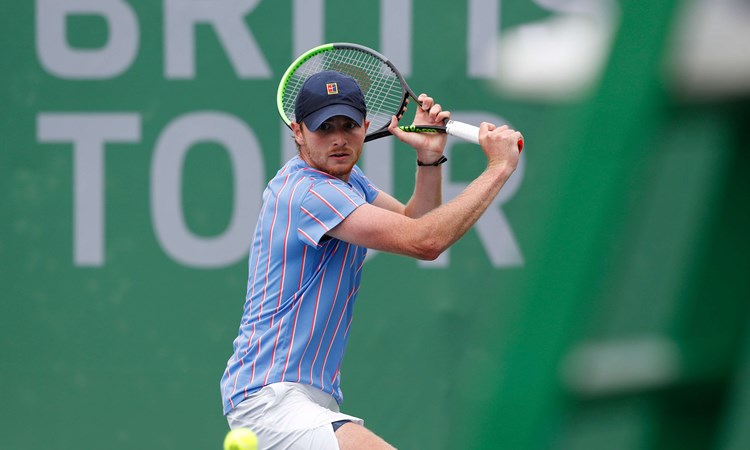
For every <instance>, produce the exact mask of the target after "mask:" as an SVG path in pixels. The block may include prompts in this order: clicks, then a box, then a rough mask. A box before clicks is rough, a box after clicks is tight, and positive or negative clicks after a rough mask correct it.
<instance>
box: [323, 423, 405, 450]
mask: <svg viewBox="0 0 750 450" xmlns="http://www.w3.org/2000/svg"><path fill="white" fill-rule="evenodd" d="M336 439H337V440H338V441H339V448H340V449H341V450H394V447H393V446H391V445H390V444H388V443H387V442H385V441H384V440H383V439H382V438H380V437H379V436H378V435H376V434H375V433H373V432H372V431H370V430H368V429H367V428H365V427H363V426H362V425H359V424H357V423H354V422H348V423H345V424H344V425H342V426H341V427H339V429H338V430H336Z"/></svg>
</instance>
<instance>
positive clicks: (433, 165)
mask: <svg viewBox="0 0 750 450" xmlns="http://www.w3.org/2000/svg"><path fill="white" fill-rule="evenodd" d="M446 161H448V158H446V157H445V155H442V156H440V159H438V160H437V161H435V162H433V163H429V164H428V163H423V162H422V161H420V160H417V165H418V166H431V167H437V166H439V165H440V164H443V163H444V162H446Z"/></svg>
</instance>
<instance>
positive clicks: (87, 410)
mask: <svg viewBox="0 0 750 450" xmlns="http://www.w3.org/2000/svg"><path fill="white" fill-rule="evenodd" d="M566 5H567V6H566ZM575 5H576V4H572V3H566V2H558V1H554V0H547V1H538V2H531V1H529V2H509V1H507V2H502V1H500V0H467V1H450V0H430V1H427V0H412V1H400V0H399V1H396V0H383V1H379V2H377V1H376V2H351V1H345V0H328V1H323V0H315V1H313V0H307V1H306V0H296V1H291V0H277V1H268V0H266V1H260V0H241V1H233V2H226V1H220V0H164V1H135V0H131V1H125V0H106V1H104V0H96V1H94V0H91V1H90V0H77V1H71V0H68V1H63V0H37V1H25V2H5V3H3V5H2V6H0V17H2V24H3V26H2V27H0V42H2V52H0V87H1V89H0V217H2V219H1V220H0V286H2V289H1V290H0V292H2V293H1V294H0V299H1V301H0V339H1V343H2V344H1V346H0V424H1V425H0V448H8V449H11V448H12V449H18V450H22V449H42V448H45V449H50V448H52V449H88V448H101V447H105V446H106V447H108V448H111V449H135V448H147V449H149V448H154V449H157V448H158V449H178V448H179V449H186V448H189V449H209V448H220V446H221V440H222V439H223V436H224V434H225V433H226V431H227V426H226V422H225V420H224V418H223V417H222V415H221V402H220V398H219V390H218V383H219V378H220V376H221V373H222V371H223V370H224V365H225V362H226V359H227V358H228V356H229V355H230V352H231V341H232V339H233V338H234V336H235V333H236V329H237V325H238V324H239V318H240V314H241V308H242V304H243V300H244V289H245V280H246V261H245V258H246V257H247V249H248V245H249V239H250V235H251V233H252V228H253V226H254V220H255V217H256V209H257V207H258V205H259V199H260V193H261V192H262V189H263V186H264V185H265V182H266V181H267V179H268V178H269V177H271V176H272V175H273V173H275V171H276V170H277V168H278V166H279V165H280V164H282V162H283V160H285V158H286V157H287V156H288V155H289V154H290V151H293V150H290V144H291V139H290V138H289V137H288V135H289V133H288V132H287V131H286V130H285V128H284V126H283V124H282V122H281V121H280V120H279V118H278V116H277V113H276V111H275V100H274V97H275V92H276V86H277V83H278V79H279V77H280V76H281V74H282V73H283V71H284V70H285V69H286V67H287V65H288V64H289V62H290V61H291V60H292V59H293V58H294V57H296V56H297V55H298V54H299V53H301V52H302V51H304V50H306V49H307V48H310V47H313V46H315V45H317V44H320V43H322V42H334V41H348V42H357V43H361V44H364V45H368V46H371V47H373V48H375V49H378V50H380V51H381V52H382V53H384V54H386V55H387V56H389V57H391V59H393V60H394V61H395V62H396V64H397V65H399V66H400V67H402V68H403V69H404V71H405V72H406V74H407V78H408V81H409V83H410V84H411V85H412V86H413V87H415V89H416V90H424V91H427V92H429V93H430V94H431V95H433V96H435V97H436V98H437V99H438V100H439V102H440V103H441V104H443V105H444V107H445V108H447V109H450V110H451V111H453V112H454V114H455V115H456V116H457V117H462V118H465V119H466V120H473V121H479V120H482V118H486V119H487V120H492V121H495V122H502V121H507V122H509V123H511V124H512V125H513V126H514V127H516V128H518V129H520V130H522V131H523V133H524V136H525V138H526V150H525V151H524V153H523V158H522V162H521V166H520V167H519V170H518V171H517V173H516V174H515V175H514V177H513V180H512V183H510V184H509V186H508V187H507V188H506V190H505V191H504V193H503V194H502V195H501V196H500V198H499V199H498V200H497V202H496V203H495V204H493V207H492V208H491V209H490V211H488V213H487V214H486V215H485V217H484V218H483V219H482V221H481V222H480V224H478V226H477V227H475V230H473V231H471V232H470V233H469V234H467V235H466V236H465V237H464V238H463V239H462V240H461V241H459V242H458V243H457V244H456V245H455V246H454V247H453V248H452V249H451V250H450V251H449V252H447V253H446V254H445V255H444V256H443V257H441V258H440V259H439V260H438V261H436V262H432V263H420V262H417V261H414V260H410V259H407V258H403V257H397V256H392V255H386V254H373V255H372V256H371V257H370V259H369V261H368V262H367V264H366V270H365V275H364V282H363V288H362V290H361V292H360V296H359V299H358V304H357V308H356V310H357V312H356V320H355V322H354V326H353V331H352V333H353V334H352V338H351V340H350V345H349V350H348V353H347V356H346V359H345V363H344V368H343V382H342V383H343V389H344V392H345V396H346V401H345V403H344V405H343V409H344V410H345V411H347V412H350V413H351V414H355V415H360V416H362V417H364V418H365V419H366V421H367V424H368V425H369V427H370V428H372V429H374V430H375V431H376V432H377V433H379V434H380V435H382V436H383V437H385V438H386V439H387V440H389V441H390V442H392V443H393V444H394V445H396V446H398V447H399V448H407V449H420V448H434V449H439V448H446V449H447V448H472V449H473V448H488V449H494V448H508V449H560V450H562V449H565V450H578V449H581V450H582V449H602V448H607V449H623V450H624V449H696V450H697V449H716V450H735V449H740V448H748V447H750V436H749V435H748V432H747V431H746V430H747V426H746V423H747V421H748V420H750V395H748V392H750V384H749V383H748V381H747V380H748V370H749V367H750V340H749V338H750V327H748V324H750V322H749V321H748V318H749V316H748V314H749V313H750V311H749V310H748V304H749V299H750V282H749V281H748V274H750V262H749V261H748V254H750V242H749V241H748V239H747V232H746V230H748V229H750V213H748V206H747V205H748V199H749V198H750V186H749V184H748V177H747V173H748V170H750V164H749V163H748V152H747V150H748V149H749V148H750V134H749V133H748V131H747V130H748V126H747V125H748V120H747V110H748V95H747V93H748V91H750V90H742V89H737V90H735V91H732V92H731V93H730V94H725V95H722V96H704V97H701V98H699V99H696V98H695V97H694V96H689V95H686V94H685V89H681V87H680V86H681V84H680V81H679V80H681V79H682V78H680V77H679V75H680V73H679V71H678V73H677V74H675V73H674V71H670V70H668V68H667V69H665V67H668V64H667V62H668V61H670V60H672V59H673V58H674V55H675V53H676V52H678V50H676V48H677V47H679V46H677V47H676V46H675V45H674V42H673V40H674V36H675V35H676V34H677V33H679V27H678V26H677V25H678V24H679V23H680V22H679V19H680V18H681V17H683V14H684V12H685V7H686V6H688V5H689V3H688V2H685V3H682V2H679V1H676V0H670V1H660V2H651V1H645V0H643V1H637V0H623V1H620V2H616V1H612V2H605V1H600V2H590V3H587V2H579V3H578V4H577V5H578V7H577V9H576V10H575V11H573V10H572V9H571V8H572V7H573V6H575ZM743 11H744V10H743ZM395 12H399V13H400V15H395ZM354 17H357V18H358V19H357V20H353V19H352V18H354ZM570 18H578V19H584V20H583V21H582V22H580V27H577V26H575V25H573V26H570V24H571V23H572V22H565V24H567V25H568V26H570V28H565V30H567V32H568V34H565V36H573V37H576V36H578V39H579V40H578V41H571V42H573V43H574V44H576V45H572V46H569V47H564V44H565V43H566V42H568V41H565V40H564V39H552V40H551V41H550V40H549V39H548V40H547V41H546V44H547V45H546V46H545V45H542V43H543V42H542V41H540V40H536V41H534V40H533V39H532V38H534V37H536V38H539V39H541V38H540V37H539V36H542V37H543V36H544V33H545V32H552V31H554V30H557V31H558V32H560V30H561V28H559V27H558V28H546V29H544V30H547V31H544V30H542V31H541V32H540V29H539V28H535V27H538V26H540V25H541V24H548V25H555V24H556V26H557V25H559V26H562V25H561V24H563V19H570ZM592 24H593V26H592ZM587 26H588V27H587ZM534 30H536V32H535V31H534ZM550 30H552V31H550ZM580 30H583V31H587V30H588V31H592V30H593V31H595V32H598V33H599V34H593V35H591V34H583V35H579V34H576V33H575V32H573V33H572V34H571V33H570V32H572V31H580ZM581 36H583V37H581ZM513 38H516V40H515V41H514V40H513ZM495 39H497V41H495ZM530 39H531V40H530ZM571 39H572V38H571ZM513 42H515V44H516V47H515V48H517V49H518V48H521V49H525V51H523V52H521V53H513V51H512V48H511V47H508V45H511V44H512V43H513ZM568 43H569V42H568ZM592 44H599V45H600V46H599V47H596V46H594V47H596V48H595V49H594V50H591V48H590V47H591V45H592ZM524 45H527V46H526V47H524ZM493 49H494V51H493ZM566 49H567V50H570V49H573V50H574V52H573V53H572V54H568V53H566V51H567V50H566ZM587 49H589V50H591V51H589V52H588V53H586V50H587ZM597 49H598V52H597ZM498 55H499V56H498ZM597 55H599V56H600V57H597ZM540 61H541V62H542V63H543V64H546V63H550V62H555V61H557V62H558V63H560V62H561V64H562V65H558V66H554V65H551V66H544V65H542V66H539V65H535V64H538V63H539V62H540ZM550 64H551V63H550ZM545 67H548V68H546V69H545ZM549 67H553V68H554V67H557V68H558V69H560V68H562V69H565V70H562V69H561V70H551V69H549ZM573 69H579V72H576V71H575V70H573ZM566 70H567V71H572V72H575V73H578V74H577V75H576V74H575V73H574V74H573V75H570V76H568V78H567V80H568V81H570V80H573V81H574V82H573V83H572V84H571V83H568V84H565V83H558V84H556V83H555V82H554V81H555V80H556V79H557V80H558V81H559V80H560V79H565V74H566V73H567V72H566ZM514 75H515V76H514ZM558 75H559V76H558ZM683 75H684V74H683ZM555 76H558V78H555ZM746 78H747V79H750V74H749V75H748V76H747V77H746ZM708 84H710V83H708ZM368 145H369V147H367V148H366V152H365V156H364V158H363V161H362V166H363V168H364V169H365V171H366V172H367V173H368V174H370V176H371V177H372V178H373V179H374V180H375V181H376V182H377V183H378V184H380V186H381V187H383V188H385V189H386V190H389V191H391V192H393V193H394V194H395V195H396V196H397V197H399V198H401V199H402V200H406V199H407V198H408V196H409V194H410V192H411V188H412V183H413V174H414V170H415V169H414V157H413V154H412V153H410V151H409V150H408V149H407V148H405V147H403V146H402V145H401V144H399V143H396V142H394V140H383V141H379V142H377V143H372V144H368ZM449 152H450V159H451V161H450V163H449V164H448V165H447V166H446V170H445V177H446V182H445V188H446V196H447V197H451V196H453V195H455V194H456V193H457V192H458V191H459V190H460V189H461V187H462V186H463V185H465V184H467V183H468V182H469V181H470V180H471V179H472V178H473V177H474V176H476V175H477V174H478V173H479V172H480V171H481V170H482V167H483V157H482V155H481V152H479V150H478V149H477V148H476V147H472V146H471V145H468V144H463V143H459V142H453V141H451V146H450V149H449Z"/></svg>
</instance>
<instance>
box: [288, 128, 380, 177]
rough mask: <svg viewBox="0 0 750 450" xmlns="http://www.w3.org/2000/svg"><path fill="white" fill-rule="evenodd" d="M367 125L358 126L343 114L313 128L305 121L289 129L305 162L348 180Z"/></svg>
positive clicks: (357, 156) (360, 148)
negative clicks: (308, 126) (313, 129)
mask: <svg viewBox="0 0 750 450" xmlns="http://www.w3.org/2000/svg"><path fill="white" fill-rule="evenodd" d="M369 125H370V123H369V122H368V121H365V123H364V125H363V126H359V125H357V122H355V121H353V120H352V119H350V118H348V117H346V116H334V117H331V118H329V119H328V120H326V121H325V122H323V124H322V125H321V126H320V128H318V129H317V130H316V131H310V130H309V129H308V128H307V126H306V125H305V124H304V123H301V124H298V123H292V130H293V131H294V137H295V139H296V141H297V143H298V144H299V145H300V156H301V157H302V159H303V160H305V162H306V163H307V164H309V165H310V166H311V167H314V168H315V169H318V170H320V171H321V172H325V173H327V174H329V175H332V176H334V177H336V178H339V179H341V180H343V181H349V174H350V173H351V171H352V168H353V167H354V164H356V163H357V161H358V160H359V157H360V155H361V154H362V147H364V144H365V134H366V133H367V127H368V126H369Z"/></svg>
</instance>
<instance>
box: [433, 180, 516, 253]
mask: <svg viewBox="0 0 750 450" xmlns="http://www.w3.org/2000/svg"><path fill="white" fill-rule="evenodd" d="M512 173H513V169H512V168H510V167H508V166H500V167H488V168H487V169H486V170H485V171H484V172H483V173H482V174H481V175H480V176H479V177H477V178H476V179H475V180H474V181H473V182H472V183H471V184H469V186H467V187H466V189H465V190H464V191H463V192H461V194H459V195H458V196H457V197H456V198H454V199H453V200H451V201H450V202H448V203H446V204H444V205H442V206H440V207H438V208H436V209H434V210H432V211H431V212H429V213H427V214H425V215H424V216H422V218H421V219H420V222H423V224H420V225H422V226H424V227H425V228H424V229H425V231H426V236H429V238H428V239H430V240H431V241H432V242H431V244H430V245H431V246H434V249H433V251H435V252H437V254H440V253H442V252H443V251H445V250H446V249H447V248H448V247H450V246H451V245H453V243H455V242H456V241H457V240H459V239H460V238H461V237H462V236H463V235H464V234H466V232H467V231H468V230H469V229H470V228H471V227H472V226H473V225H474V224H475V223H476V222H477V221H478V220H479V218H480V217H481V216H482V214H483V213H484V212H485V211H486V210H487V208H488V207H489V205H490V204H491V203H492V200H493V199H494V198H495V197H496V196H497V194H498V193H499V192H500V189H501V188H502V187H503V185H504V184H505V182H506V181H507V180H508V178H509V177H510V175H511V174H512Z"/></svg>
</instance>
